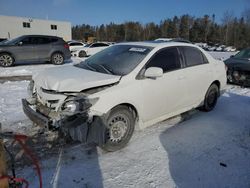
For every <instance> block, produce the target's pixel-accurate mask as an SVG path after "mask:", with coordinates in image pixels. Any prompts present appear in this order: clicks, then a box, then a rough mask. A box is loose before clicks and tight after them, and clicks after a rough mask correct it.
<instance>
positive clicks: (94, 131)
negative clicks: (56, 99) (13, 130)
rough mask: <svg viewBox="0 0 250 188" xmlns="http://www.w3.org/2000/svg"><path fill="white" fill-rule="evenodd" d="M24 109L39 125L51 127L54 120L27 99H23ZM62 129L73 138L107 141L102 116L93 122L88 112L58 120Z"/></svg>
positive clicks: (84, 140) (88, 141)
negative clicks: (89, 119) (35, 107)
mask: <svg viewBox="0 0 250 188" xmlns="http://www.w3.org/2000/svg"><path fill="white" fill-rule="evenodd" d="M22 105H23V111H24V113H25V114H26V116H27V117H28V118H29V119H30V120H31V121H33V122H34V123H36V124H37V125H39V126H41V127H43V128H46V129H47V130H49V129H50V126H51V124H52V122H53V121H52V120H51V119H50V118H48V117H46V116H45V115H43V114H41V113H39V112H36V111H35V110H34V109H33V108H32V107H31V105H30V104H29V102H28V101H27V100H26V99H22ZM57 124H58V125H60V126H59V129H60V131H61V132H62V133H63V134H64V135H65V136H66V135H70V137H71V138H72V140H76V141H80V142H85V143H96V144H98V145H102V144H104V143H105V142H106V140H105V133H106V126H105V123H104V121H103V118H102V117H99V116H95V117H93V121H92V122H88V115H87V114H78V115H75V116H69V117H66V118H63V119H61V120H59V121H57Z"/></svg>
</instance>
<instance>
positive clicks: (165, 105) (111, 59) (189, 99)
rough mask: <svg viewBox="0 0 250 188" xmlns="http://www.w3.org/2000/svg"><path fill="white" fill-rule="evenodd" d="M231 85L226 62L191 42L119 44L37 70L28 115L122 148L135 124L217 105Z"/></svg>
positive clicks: (110, 148) (143, 124)
mask: <svg viewBox="0 0 250 188" xmlns="http://www.w3.org/2000/svg"><path fill="white" fill-rule="evenodd" d="M225 85H226V70H225V65H224V64H223V62H221V61H218V60H215V59H214V58H213V57H212V56H211V55H209V54H208V53H207V52H205V51H204V50H203V49H201V48H199V47H197V46H195V45H192V44H188V43H177V42H164V43H155V42H133V43H120V44H116V45H113V46H111V47H109V48H107V49H105V50H103V51H101V52H99V53H97V54H95V55H93V56H91V57H89V58H88V59H86V60H85V61H83V62H81V63H80V64H77V65H74V66H67V67H59V68H56V69H55V68H52V69H49V70H47V71H44V72H41V73H40V74H39V75H37V76H35V77H33V81H31V83H30V87H29V88H30V89H29V91H30V97H29V98H27V99H23V100H22V103H23V109H24V112H25V114H26V115H27V116H28V117H29V118H30V119H31V120H32V121H34V122H35V123H37V124H38V125H41V126H43V127H47V128H50V129H56V128H58V129H59V130H60V131H61V132H63V134H64V135H69V136H70V137H71V138H72V139H73V140H79V141H82V142H95V143H96V144H98V145H99V146H100V147H101V148H103V149H104V150H107V151H115V150H118V149H121V148H123V147H124V146H125V145H126V144H127V143H128V141H129V140H130V138H131V136H132V134H133V132H134V128H135V126H136V125H137V126H138V127H140V128H145V127H147V126H150V125H153V124H155V123H157V122H160V121H163V120H165V119H167V118H169V117H172V116H175V115H178V114H180V113H183V112H186V111H188V110H191V109H193V108H196V107H200V108H199V109H202V110H203V111H210V110H212V109H213V108H214V107H215V105H216V102H217V98H218V97H219V96H220V94H221V93H222V92H223V91H224V88H225Z"/></svg>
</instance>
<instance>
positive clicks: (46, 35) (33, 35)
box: [22, 35, 61, 38]
mask: <svg viewBox="0 0 250 188" xmlns="http://www.w3.org/2000/svg"><path fill="white" fill-rule="evenodd" d="M22 37H49V38H61V37H57V36H51V35H23V36H22Z"/></svg>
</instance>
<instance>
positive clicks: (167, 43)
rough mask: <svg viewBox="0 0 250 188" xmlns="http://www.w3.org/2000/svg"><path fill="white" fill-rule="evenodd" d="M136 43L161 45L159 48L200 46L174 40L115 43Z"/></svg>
mask: <svg viewBox="0 0 250 188" xmlns="http://www.w3.org/2000/svg"><path fill="white" fill-rule="evenodd" d="M119 44H122V45H136V46H147V47H152V48H155V47H159V48H163V47H171V46H191V47H195V48H199V47H197V46H196V45H194V44H192V43H186V42H174V41H170V42H157V41H142V42H123V43H118V44H115V45H119Z"/></svg>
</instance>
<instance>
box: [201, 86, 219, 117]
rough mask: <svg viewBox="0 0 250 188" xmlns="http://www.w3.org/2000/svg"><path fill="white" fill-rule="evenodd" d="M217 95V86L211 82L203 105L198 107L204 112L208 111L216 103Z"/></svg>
mask: <svg viewBox="0 0 250 188" xmlns="http://www.w3.org/2000/svg"><path fill="white" fill-rule="evenodd" d="M218 97H219V88H218V86H217V85H216V84H212V85H211V86H210V87H209V88H208V90H207V93H206V96H205V99H204V104H203V106H202V107H201V108H199V109H200V110H201V111H204V112H209V111H211V110H213V109H214V107H215V106H216V104H217V99H218Z"/></svg>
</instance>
